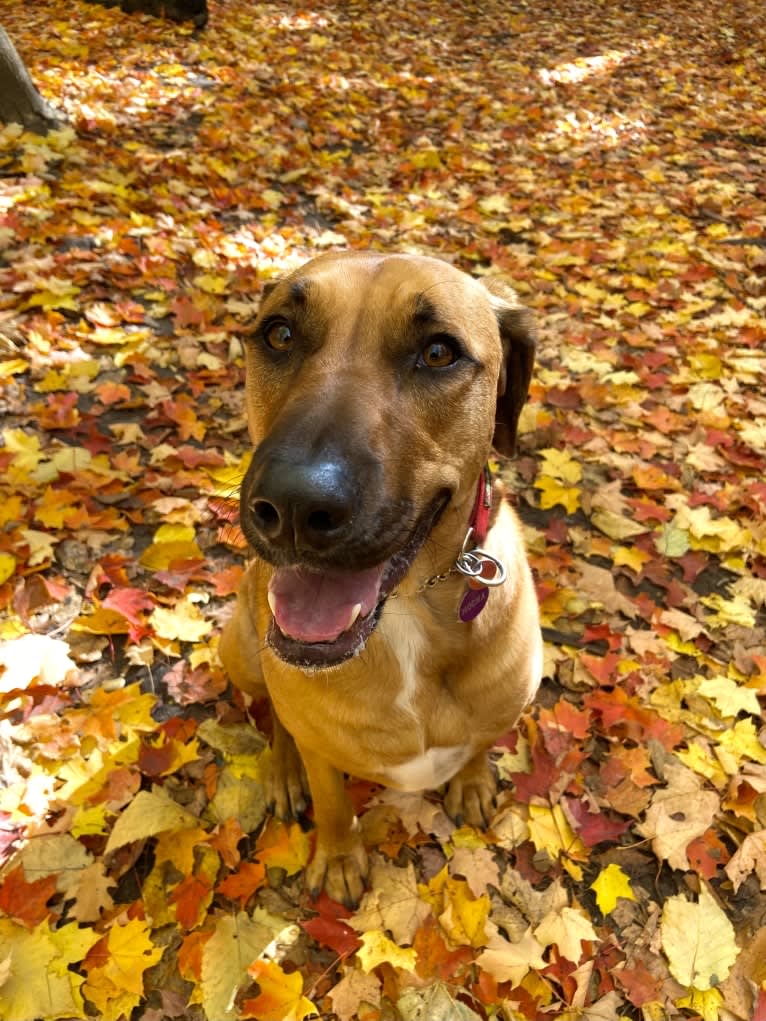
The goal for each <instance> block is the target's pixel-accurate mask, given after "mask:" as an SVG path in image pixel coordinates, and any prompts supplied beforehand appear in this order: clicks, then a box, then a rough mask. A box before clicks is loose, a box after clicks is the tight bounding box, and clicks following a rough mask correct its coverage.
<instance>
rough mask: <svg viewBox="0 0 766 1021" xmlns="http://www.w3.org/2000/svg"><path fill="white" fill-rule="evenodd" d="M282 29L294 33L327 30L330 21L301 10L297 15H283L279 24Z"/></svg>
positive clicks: (319, 15)
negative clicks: (319, 29)
mask: <svg viewBox="0 0 766 1021" xmlns="http://www.w3.org/2000/svg"><path fill="white" fill-rule="evenodd" d="M277 24H278V25H279V27H280V28H286V29H289V30H290V31H292V32H306V31H308V30H309V29H317V28H326V27H327V25H329V21H328V20H327V18H325V17H324V16H323V15H321V14H317V13H315V12H313V11H306V10H299V11H296V13H295V14H282V15H280V17H279V21H278V22H277Z"/></svg>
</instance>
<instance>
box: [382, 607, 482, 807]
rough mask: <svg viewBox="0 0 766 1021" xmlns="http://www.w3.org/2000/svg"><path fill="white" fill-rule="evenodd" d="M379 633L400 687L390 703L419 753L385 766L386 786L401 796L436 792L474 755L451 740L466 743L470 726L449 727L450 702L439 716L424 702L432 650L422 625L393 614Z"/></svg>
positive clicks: (467, 745)
mask: <svg viewBox="0 0 766 1021" xmlns="http://www.w3.org/2000/svg"><path fill="white" fill-rule="evenodd" d="M381 631H382V634H383V636H384V637H385V639H386V641H387V643H388V647H389V650H390V652H391V654H392V655H393V657H394V658H395V660H396V662H397V664H398V666H399V673H400V678H401V684H400V688H399V691H398V693H397V695H396V699H395V702H394V710H395V712H396V718H397V723H398V724H399V725H400V726H401V727H402V728H403V729H404V730H406V731H407V732H408V735H409V736H410V740H411V738H412V736H415V737H416V739H417V745H418V747H419V751H418V753H417V754H415V755H412V756H410V757H408V758H406V759H404V760H402V761H401V762H398V763H396V764H392V765H387V766H386V768H385V780H386V782H387V783H388V784H389V785H390V786H392V787H397V788H399V789H401V790H423V789H425V788H433V787H439V786H440V785H441V784H443V783H446V782H447V780H449V779H451V777H453V776H454V775H455V773H457V772H458V770H460V769H461V768H462V767H463V766H464V765H465V763H466V762H467V761H468V760H469V759H470V758H471V757H472V756H473V754H474V751H475V749H474V745H473V742H472V741H470V739H469V740H466V741H458V742H456V741H455V740H454V738H455V737H456V735H457V733H459V734H460V737H461V738H462V737H469V735H470V728H469V722H470V721H468V720H467V719H466V721H465V724H466V725H465V726H464V727H459V728H454V727H447V726H446V724H447V723H448V720H447V717H448V716H449V717H452V716H454V715H455V706H454V703H453V702H452V700H450V711H449V712H448V713H447V712H444V711H442V712H440V707H439V705H438V703H436V704H435V703H434V701H433V699H431V698H428V697H424V696H425V695H426V694H427V693H425V692H424V691H423V688H424V669H423V665H424V663H425V662H426V660H427V658H428V657H429V656H431V657H433V655H434V653H435V651H436V650H434V649H433V648H431V645H430V640H429V637H428V635H427V634H426V629H425V627H424V626H423V625H422V623H421V622H420V621H419V620H418V619H417V618H416V617H415V616H414V615H409V614H404V613H396V614H391V615H390V616H388V615H387V616H386V617H385V618H384V620H383V621H382V622H381ZM443 708H444V707H442V710H443ZM450 738H451V739H452V740H449V739H450ZM408 743H410V742H408Z"/></svg>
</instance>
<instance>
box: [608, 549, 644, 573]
mask: <svg viewBox="0 0 766 1021" xmlns="http://www.w3.org/2000/svg"><path fill="white" fill-rule="evenodd" d="M651 559H652V558H651V557H650V556H649V554H648V553H644V552H643V550H640V549H639V548H638V546H632V547H628V546H618V547H617V549H616V550H615V551H614V566H615V567H629V568H630V569H631V570H632V571H635V572H636V574H640V573H641V571H642V569H643V567H644V565H645V564H647V563H649V561H650V560H651Z"/></svg>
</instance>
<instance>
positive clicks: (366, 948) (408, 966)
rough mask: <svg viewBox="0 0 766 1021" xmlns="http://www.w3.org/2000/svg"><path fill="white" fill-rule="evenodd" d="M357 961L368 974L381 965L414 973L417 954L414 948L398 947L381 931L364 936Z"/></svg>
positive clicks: (366, 933)
mask: <svg viewBox="0 0 766 1021" xmlns="http://www.w3.org/2000/svg"><path fill="white" fill-rule="evenodd" d="M356 956H357V960H358V961H359V963H360V965H361V966H362V970H363V971H365V972H367V973H368V974H369V973H370V972H371V971H373V970H374V969H375V968H377V967H378V965H380V964H390V965H392V966H393V967H395V968H402V969H403V970H404V971H414V970H415V963H416V961H417V954H416V952H415V950H413V949H412V947H409V948H403V947H399V946H397V944H396V943H394V942H393V941H392V940H390V939H389V938H388V936H386V935H385V933H383V932H381V931H380V930H379V929H373V930H372V931H370V932H365V933H363V934H362V945H361V947H360V948H359V950H358V951H357V954H356Z"/></svg>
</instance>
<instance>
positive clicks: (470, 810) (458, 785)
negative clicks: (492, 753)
mask: <svg viewBox="0 0 766 1021" xmlns="http://www.w3.org/2000/svg"><path fill="white" fill-rule="evenodd" d="M496 793H497V780H496V779H495V774H494V772H493V770H492V767H491V765H490V763H489V759H488V757H487V756H486V755H480V756H477V757H476V758H475V759H472V760H471V761H470V762H469V763H468V764H467V765H466V766H464V767H463V769H461V770H460V772H459V773H457V774H456V775H455V776H454V777H453V778H452V779H451V780H450V782H449V785H448V787H447V793H446V795H445V797H444V809H445V811H446V813H447V815H448V816H449V817H450V818H451V819H452V820H453V821H454V822H455V824H456V825H457V826H463V825H465V824H467V825H468V826H474V827H475V828H476V829H480V830H484V829H486V828H487V827H488V826H489V823H490V820H491V818H492V816H493V815H494V812H495V807H496V806H495V795H496Z"/></svg>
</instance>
